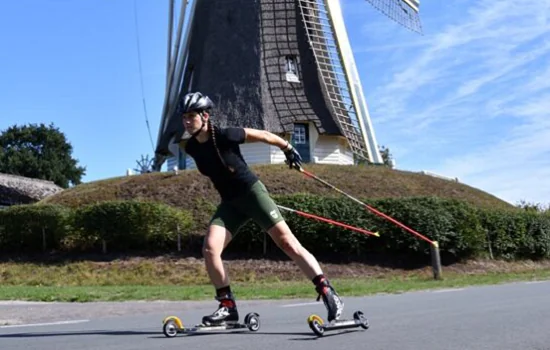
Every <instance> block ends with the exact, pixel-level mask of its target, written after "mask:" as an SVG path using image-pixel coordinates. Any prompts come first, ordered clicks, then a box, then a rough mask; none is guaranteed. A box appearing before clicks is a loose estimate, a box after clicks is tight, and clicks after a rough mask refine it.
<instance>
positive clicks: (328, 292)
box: [315, 279, 344, 322]
mask: <svg viewBox="0 0 550 350" xmlns="http://www.w3.org/2000/svg"><path fill="white" fill-rule="evenodd" d="M315 289H316V290H317V293H319V295H318V296H317V301H319V299H320V298H323V303H324V304H325V306H326V308H327V311H328V316H327V320H328V321H329V322H332V321H338V319H339V318H340V316H342V312H343V311H344V302H343V301H342V299H341V298H340V296H338V294H337V293H336V291H335V290H334V288H333V287H332V286H331V285H330V282H329V281H328V280H327V279H323V280H322V281H321V282H320V283H319V284H318V285H317V286H316V287H315Z"/></svg>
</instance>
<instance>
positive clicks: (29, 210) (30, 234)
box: [0, 205, 71, 252]
mask: <svg viewBox="0 0 550 350" xmlns="http://www.w3.org/2000/svg"><path fill="white" fill-rule="evenodd" d="M70 214H71V211H70V210H69V209H68V208H65V207H63V206H60V205H16V206H11V207H9V208H7V209H3V210H0V249H1V250H2V251H9V252H36V251H45V250H56V249H59V248H60V244H61V241H62V240H63V239H64V238H65V236H66V235H68V234H69V232H70V229H69V228H68V227H67V224H68V221H69V219H70Z"/></svg>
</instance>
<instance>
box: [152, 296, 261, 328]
mask: <svg viewBox="0 0 550 350" xmlns="http://www.w3.org/2000/svg"><path fill="white" fill-rule="evenodd" d="M216 299H217V300H219V301H220V306H219V308H218V310H216V311H215V312H214V313H213V314H212V315H207V316H204V317H203V318H202V323H200V324H197V325H194V326H192V327H189V328H186V327H185V326H184V325H183V322H182V321H181V319H180V318H179V317H177V316H169V317H166V318H165V319H164V320H163V321H162V323H163V333H164V335H165V336H167V337H169V338H172V337H175V336H176V335H178V334H179V333H182V334H186V333H187V334H189V333H198V332H210V331H225V330H235V329H244V328H248V329H249V330H250V331H252V332H256V331H257V330H259V329H260V316H259V315H258V314H257V313H254V312H251V313H249V314H247V315H246V317H245V318H244V322H243V323H240V322H239V313H238V311H237V307H236V305H235V301H234V300H233V299H232V297H227V296H226V297H223V298H219V297H217V298H216Z"/></svg>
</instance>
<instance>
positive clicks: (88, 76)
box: [0, 0, 550, 204]
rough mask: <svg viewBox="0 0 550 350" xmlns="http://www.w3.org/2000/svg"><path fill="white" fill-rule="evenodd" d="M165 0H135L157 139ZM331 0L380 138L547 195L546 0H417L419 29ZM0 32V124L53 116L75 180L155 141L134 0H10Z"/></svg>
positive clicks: (439, 169) (442, 170) (508, 189)
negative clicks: (74, 166)
mask: <svg viewBox="0 0 550 350" xmlns="http://www.w3.org/2000/svg"><path fill="white" fill-rule="evenodd" d="M167 3H168V1H160V0H137V17H138V25H139V40H140V48H141V62H142V69H143V83H144V95H145V101H146V107H147V116H148V119H149V123H150V127H151V133H152V137H153V141H154V142H156V137H157V132H158V126H159V121H160V114H161V111H162V103H163V98H164V85H165V77H166V74H165V70H166V44H167V25H168V22H167V18H168V10H167V8H168V7H167V6H168V5H167ZM177 3H178V4H179V3H180V1H177ZM341 5H342V10H343V13H344V17H345V21H346V26H347V29H348V34H349V38H350V40H351V45H352V49H353V51H354V54H355V59H356V63H357V68H358V71H359V74H360V77H361V79H362V83H363V88H364V93H365V96H366V99H367V103H368V106H369V110H370V114H371V118H372V121H373V126H374V129H375V132H376V136H377V139H378V142H379V144H381V145H385V146H387V147H389V148H390V150H391V152H392V154H393V155H394V157H395V159H396V163H397V164H396V165H397V168H398V169H402V170H410V171H422V170H427V171H431V172H434V173H437V174H441V175H445V176H449V177H458V178H459V180H460V181H461V182H463V183H466V184H468V185H470V186H473V187H477V188H480V189H482V190H484V191H487V192H489V193H492V194H494V195H496V196H498V197H500V198H502V199H504V200H507V201H509V202H511V203H517V202H518V201H520V200H526V201H529V202H538V203H544V204H546V203H550V181H549V180H548V179H550V118H549V116H550V20H549V16H550V0H541V1H532V0H516V1H494V0H434V1H423V2H421V17H422V23H423V28H424V35H418V34H416V33H413V32H410V31H408V30H406V29H405V28H403V27H400V26H399V25H397V24H395V23H394V22H392V21H390V20H389V19H388V18H387V17H385V16H384V15H381V14H380V13H379V12H378V11H377V10H376V9H374V8H373V7H372V6H370V5H369V3H368V2H367V1H365V0H341ZM0 33H1V34H0V39H1V40H0V44H1V45H2V49H1V50H0V77H1V79H0V96H2V102H1V103H0V130H4V129H6V128H7V127H8V126H11V125H13V124H26V123H40V122H43V123H47V124H49V123H51V122H53V123H54V124H55V125H56V126H58V127H59V128H60V129H61V130H62V131H63V132H64V133H65V134H66V136H67V137H68V139H69V141H70V142H71V144H72V145H73V147H74V153H73V156H74V157H75V158H77V159H78V160H79V161H80V164H81V165H84V166H86V168H87V171H86V176H85V177H84V179H83V180H84V181H93V180H98V179H103V178H108V177H113V176H121V175H124V174H125V171H126V169H127V168H133V167H135V166H136V160H137V159H139V158H140V157H141V155H146V154H150V155H152V146H151V141H150V138H149V133H148V130H147V126H146V123H145V114H144V109H143V101H142V93H141V86H140V75H139V66H138V55H137V46H136V32H135V23H134V1H133V0H116V1H100V0H79V1H69V0H41V1H30V0H19V1H11V2H7V1H6V2H2V4H0Z"/></svg>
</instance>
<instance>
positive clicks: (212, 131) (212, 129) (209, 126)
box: [207, 118, 235, 173]
mask: <svg viewBox="0 0 550 350" xmlns="http://www.w3.org/2000/svg"><path fill="white" fill-rule="evenodd" d="M216 129H217V128H216V127H215V126H214V124H213V123H212V121H211V120H210V118H208V121H207V130H208V131H210V134H211V135H212V143H214V148H215V149H216V152H218V157H219V158H220V160H221V162H222V164H223V166H224V167H225V168H226V169H227V170H229V171H230V172H232V173H234V172H235V169H234V168H233V167H231V166H228V165H227V163H226V162H225V161H224V160H223V157H222V154H221V153H220V149H219V148H218V144H217V143H216Z"/></svg>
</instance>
